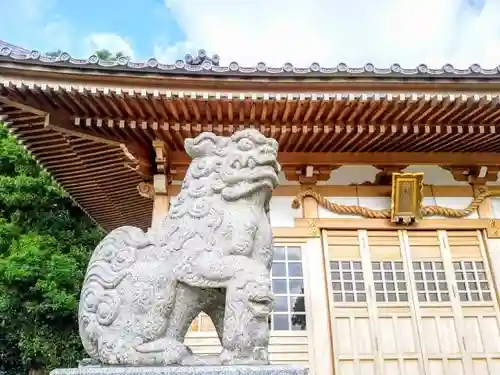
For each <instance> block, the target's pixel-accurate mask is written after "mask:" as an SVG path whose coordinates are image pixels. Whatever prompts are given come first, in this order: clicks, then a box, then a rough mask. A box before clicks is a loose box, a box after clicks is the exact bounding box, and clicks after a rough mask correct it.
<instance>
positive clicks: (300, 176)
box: [283, 165, 340, 185]
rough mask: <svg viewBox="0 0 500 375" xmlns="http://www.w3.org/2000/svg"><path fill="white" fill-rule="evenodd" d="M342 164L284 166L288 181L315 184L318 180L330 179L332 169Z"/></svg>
mask: <svg viewBox="0 0 500 375" xmlns="http://www.w3.org/2000/svg"><path fill="white" fill-rule="evenodd" d="M339 167H340V166H319V167H318V166H313V165H308V166H287V167H285V168H283V172H284V173H285V177H286V179H287V180H288V181H298V182H300V183H301V184H304V185H314V184H316V183H317V182H318V181H328V180H329V179H330V175H331V174H332V171H334V170H335V169H337V168H339Z"/></svg>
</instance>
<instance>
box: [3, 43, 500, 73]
mask: <svg viewBox="0 0 500 375" xmlns="http://www.w3.org/2000/svg"><path fill="white" fill-rule="evenodd" d="M7 61H16V62H20V63H26V64H31V65H45V66H47V67H65V68H76V69H92V70H96V69H98V70H103V71H129V72H136V73H140V72H142V73H164V74H172V75H174V74H179V75H186V74H188V75H190V74H192V75H209V76H228V75H229V76H250V77H251V76H268V77H271V76H276V77H277V78H278V77H286V76H293V77H304V78H310V77H319V78H329V77H380V78H383V77H389V78H433V77H435V78H500V65H499V66H497V67H495V68H492V69H486V68H482V67H481V66H480V65H479V64H472V65H471V66H469V67H468V68H466V69H458V68H455V67H453V65H451V64H446V65H444V66H443V67H441V68H431V67H428V66H427V65H425V64H420V65H418V66H416V67H414V68H403V67H401V66H400V65H399V64H392V65H391V66H390V67H387V68H381V67H376V66H374V65H373V64H371V63H367V64H365V65H364V66H362V67H350V66H347V65H346V64H344V63H339V64H337V65H336V66H332V67H325V66H321V65H320V64H319V63H312V64H311V65H310V66H308V67H296V66H294V65H293V64H291V63H285V64H284V65H283V66H281V67H271V66H267V65H266V63H264V62H260V63H258V64H257V65H256V66H250V67H247V66H241V65H240V64H238V63H237V62H232V63H230V64H229V65H228V66H219V64H218V62H219V57H218V56H217V55H214V56H213V57H212V58H209V57H207V55H206V53H205V51H203V50H200V52H199V55H198V56H197V57H192V56H190V55H186V58H185V59H184V60H178V61H176V62H175V63H173V64H162V63H160V62H159V61H158V60H156V59H155V58H151V59H149V60H147V61H144V62H134V61H130V59H129V58H128V57H126V56H122V57H120V58H118V59H117V60H113V61H108V60H100V59H99V57H98V56H96V55H92V56H90V57H89V58H88V59H76V58H73V57H71V56H70V55H69V54H68V53H65V52H63V53H61V55H59V56H57V57H51V56H46V55H43V54H41V53H40V52H38V51H29V50H26V49H23V48H20V47H16V46H14V45H11V44H8V43H6V42H1V41H0V62H7Z"/></svg>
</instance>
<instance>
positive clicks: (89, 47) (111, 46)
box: [85, 33, 134, 58]
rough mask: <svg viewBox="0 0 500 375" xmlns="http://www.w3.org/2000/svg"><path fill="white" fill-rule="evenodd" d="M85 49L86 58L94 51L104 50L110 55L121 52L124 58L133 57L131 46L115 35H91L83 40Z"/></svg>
mask: <svg viewBox="0 0 500 375" xmlns="http://www.w3.org/2000/svg"><path fill="white" fill-rule="evenodd" d="M85 49H86V52H87V54H88V56H90V55H92V54H93V53H94V52H95V51H98V50H102V49H106V50H108V51H110V52H112V53H117V52H122V53H123V54H124V55H125V56H130V57H131V58H133V57H134V51H133V49H132V45H131V44H130V43H129V42H128V41H127V40H125V38H123V37H121V36H120V35H117V34H112V33H93V34H90V35H89V36H88V37H87V38H85Z"/></svg>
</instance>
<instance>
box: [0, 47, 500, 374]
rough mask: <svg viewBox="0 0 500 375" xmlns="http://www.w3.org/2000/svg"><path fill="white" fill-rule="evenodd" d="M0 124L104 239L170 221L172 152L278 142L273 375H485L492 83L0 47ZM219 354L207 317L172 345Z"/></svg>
mask: <svg viewBox="0 0 500 375" xmlns="http://www.w3.org/2000/svg"><path fill="white" fill-rule="evenodd" d="M0 118H2V119H3V121H5V122H6V124H7V126H8V128H9V129H10V130H11V131H12V133H13V134H14V135H15V136H16V137H17V139H18V140H19V141H20V142H22V143H23V144H24V145H25V146H26V148H27V149H28V150H29V151H30V153H31V154H32V156H33V157H34V158H35V159H36V160H37V161H38V162H39V163H40V165H42V166H43V167H44V168H45V169H46V170H47V171H49V172H50V174H51V175H52V176H53V177H54V179H55V180H57V181H58V182H59V183H60V184H61V186H63V187H64V189H65V190H66V191H67V192H68V193H69V194H70V195H71V197H72V198H73V199H74V200H75V202H77V204H78V205H79V206H80V207H81V208H82V209H83V210H84V211H85V212H86V213H87V214H88V215H89V216H90V217H91V218H92V219H94V220H95V221H96V222H97V223H98V224H99V225H100V226H101V227H102V228H104V229H105V230H107V231H110V230H112V229H114V228H117V227H119V226H122V225H134V226H138V227H140V228H142V229H144V230H147V229H148V228H150V227H154V226H155V225H156V224H157V223H158V220H159V219H160V218H161V217H162V216H164V215H165V214H166V213H167V210H168V206H169V200H170V199H171V198H172V197H175V195H176V194H177V193H178V192H179V188H180V182H181V181H182V179H183V175H184V173H185V170H186V167H187V166H188V164H189V158H188V157H187V155H186V154H185V153H184V151H183V140H184V139H185V138H188V137H194V136H196V135H198V134H200V133H201V132H203V131H210V132H214V133H216V134H221V135H230V134H231V133H233V132H234V131H236V130H238V129H242V128H245V127H255V128H257V129H259V130H260V131H261V132H262V133H263V134H264V135H266V136H267V137H273V138H275V139H276V140H277V141H278V142H279V147H280V153H279V161H280V164H281V166H282V169H283V172H282V175H281V185H280V186H279V187H278V188H277V189H276V191H275V193H274V195H273V198H272V201H271V221H272V225H273V230H274V237H275V257H274V264H273V268H272V278H273V280H272V286H273V290H274V292H275V294H276V310H275V312H274V313H273V315H272V318H271V322H270V324H271V329H272V335H271V345H270V359H271V362H273V363H289V364H305V365H307V366H309V368H310V371H311V373H312V374H315V375H333V374H336V375H383V374H384V375H385V374H391V375H420V374H426V375H460V374H462V375H498V374H500V311H499V305H498V297H499V294H498V290H499V286H500V184H499V181H498V173H499V168H500V122H499V121H500V67H498V68H494V69H483V68H481V67H480V66H479V65H472V66H470V67H469V68H466V69H456V68H454V67H453V66H452V65H445V66H443V67H442V68H430V67H427V66H425V65H419V66H417V67H416V68H405V67H401V66H399V65H398V64H394V65H392V66H390V67H388V68H378V67H375V66H373V65H372V64H366V65H365V66H363V67H359V68H353V67H349V66H346V65H345V64H338V65H337V66H334V67H323V66H321V65H319V64H316V63H314V64H311V65H310V66H309V67H295V66H293V65H292V64H290V63H286V64H284V65H283V66H281V67H270V66H267V65H266V64H265V63H259V64H257V65H256V66H252V67H246V66H240V65H239V64H238V63H236V62H234V63H231V64H229V65H228V66H219V59H218V58H217V57H216V56H215V57H213V58H212V57H210V56H207V55H206V53H204V52H203V51H201V52H200V54H199V56H194V57H191V56H187V57H186V59H185V60H182V61H177V62H175V63H173V64H161V63H160V62H158V61H156V60H155V59H150V60H148V61H146V62H143V63H141V62H132V61H129V60H128V59H127V58H126V57H120V58H119V59H118V60H116V61H100V60H99V58H98V57H97V56H91V57H90V58H89V59H85V60H79V59H74V58H72V57H71V56H69V55H68V54H66V53H63V54H61V55H60V56H58V57H47V56H43V55H41V54H40V53H38V52H36V51H28V50H25V49H23V48H18V47H15V46H12V45H8V44H0ZM186 341H187V343H188V344H189V345H190V346H191V347H192V348H193V350H194V351H195V352H197V353H217V352H218V350H219V344H218V339H217V337H216V334H215V331H214V329H213V325H212V323H211V321H210V320H209V319H208V317H207V316H204V315H201V316H199V317H198V318H197V319H196V321H194V322H193V324H192V327H191V330H190V332H189V334H188V336H187V338H186Z"/></svg>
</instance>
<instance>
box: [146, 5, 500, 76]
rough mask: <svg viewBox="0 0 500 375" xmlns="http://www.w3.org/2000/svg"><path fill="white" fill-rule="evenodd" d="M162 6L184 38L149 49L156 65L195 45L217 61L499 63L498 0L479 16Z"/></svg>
mask: <svg viewBox="0 0 500 375" xmlns="http://www.w3.org/2000/svg"><path fill="white" fill-rule="evenodd" d="M164 1H165V6H166V7H167V8H168V9H169V10H170V11H171V12H172V14H173V15H174V17H175V18H176V20H177V21H178V23H179V25H180V27H181V28H182V29H183V31H184V32H185V34H186V40H184V41H182V42H181V43H179V44H177V45H174V46H166V47H161V46H156V48H155V55H156V57H157V58H158V59H159V60H161V61H162V62H172V61H174V60H176V59H178V58H182V57H183V55H184V53H185V49H189V50H190V51H191V50H192V49H194V47H195V48H196V49H198V48H204V49H206V50H207V52H208V53H209V54H212V53H217V54H219V55H220V57H221V63H223V64H227V63H229V62H231V61H237V62H239V63H240V64H246V65H255V63H257V62H259V61H264V62H265V63H266V64H268V65H273V66H281V65H282V64H283V63H285V62H287V61H289V62H292V63H293V64H294V65H300V66H308V65H309V64H310V63H312V62H315V61H316V62H319V63H320V64H321V65H334V64H337V63H339V62H345V63H347V64H348V65H352V66H360V65H363V64H365V63H366V62H372V63H374V64H375V65H377V66H389V65H390V64H392V63H394V62H398V63H400V64H401V65H402V66H405V67H414V66H416V65H417V64H419V63H425V64H428V65H429V66H433V67H440V66H442V65H444V64H445V63H452V64H453V65H455V66H456V67H466V66H469V65H470V64H472V63H476V62H478V63H480V64H481V65H482V66H484V67H494V66H497V65H499V64H500V0H486V3H485V5H484V7H483V9H482V11H477V10H476V9H473V8H471V7H470V5H468V4H469V3H470V1H466V0H375V1H374V0H351V1H345V0H308V1H307V2H304V0H253V1H249V0H164ZM476 3H480V1H477V2H476ZM187 47H189V48H187Z"/></svg>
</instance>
